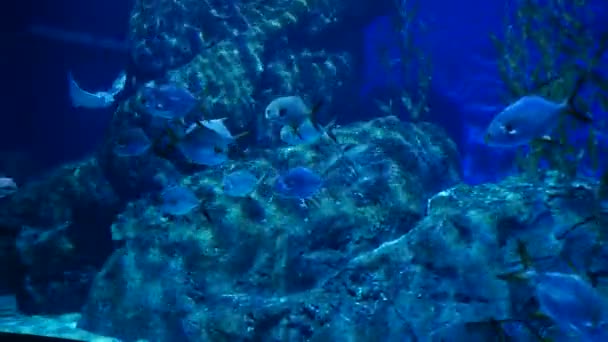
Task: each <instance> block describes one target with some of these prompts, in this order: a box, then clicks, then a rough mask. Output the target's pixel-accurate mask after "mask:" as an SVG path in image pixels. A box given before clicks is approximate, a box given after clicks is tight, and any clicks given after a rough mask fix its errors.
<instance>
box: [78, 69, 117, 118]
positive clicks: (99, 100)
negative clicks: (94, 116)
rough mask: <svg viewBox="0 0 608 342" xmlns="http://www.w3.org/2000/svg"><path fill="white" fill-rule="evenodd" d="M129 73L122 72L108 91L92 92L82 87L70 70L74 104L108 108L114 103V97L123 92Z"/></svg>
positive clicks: (91, 107) (85, 106)
mask: <svg viewBox="0 0 608 342" xmlns="http://www.w3.org/2000/svg"><path fill="white" fill-rule="evenodd" d="M126 79H127V75H126V73H125V72H121V73H120V74H119V75H118V78H117V79H116V80H115V81H114V83H113V84H112V88H110V90H108V91H98V92H96V93H90V92H88V91H86V90H83V89H82V88H80V86H79V85H78V83H76V80H74V77H73V75H72V73H71V72H68V85H69V94H70V100H71V102H72V106H74V107H76V108H78V107H83V108H89V109H96V108H108V107H110V106H112V105H113V104H114V100H115V99H114V97H115V96H116V94H118V93H119V92H121V91H122V90H123V89H124V87H125V84H126Z"/></svg>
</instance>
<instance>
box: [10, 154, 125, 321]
mask: <svg viewBox="0 0 608 342" xmlns="http://www.w3.org/2000/svg"><path fill="white" fill-rule="evenodd" d="M120 206H121V203H120V200H119V199H118V197H117V196H116V194H115V192H114V191H113V189H112V187H111V186H110V184H109V183H108V182H107V181H106V180H105V178H104V176H103V173H102V170H101V168H100V167H99V165H98V163H97V162H96V161H95V159H87V160H85V161H83V162H80V163H74V164H69V165H65V166H62V167H59V168H57V169H56V170H54V171H52V172H51V173H50V174H48V175H46V177H44V178H41V179H39V180H36V181H32V182H30V183H26V184H25V185H24V186H23V187H21V188H20V190H19V191H18V192H17V193H15V194H14V196H12V197H10V198H8V199H6V200H5V201H2V202H1V203H0V227H1V229H2V230H3V234H1V235H2V236H10V237H11V238H12V241H11V242H10V243H11V245H12V246H13V248H14V250H15V253H16V259H17V260H18V265H14V266H15V268H13V269H12V271H11V273H7V274H2V275H1V277H2V278H5V279H9V278H19V279H18V283H19V284H21V287H20V288H13V289H11V290H12V291H14V292H17V293H18V299H19V304H20V308H21V309H23V310H25V311H26V312H31V313H51V312H52V313H60V312H67V311H73V310H77V309H78V308H79V307H80V306H81V305H82V301H83V300H84V298H85V296H86V293H87V289H88V286H89V284H90V281H91V280H92V277H93V276H94V273H95V269H96V268H97V267H99V266H100V265H101V264H102V263H103V261H104V260H105V259H106V258H107V256H108V255H109V254H110V253H111V250H112V242H111V239H110V236H109V229H108V228H109V226H110V222H112V221H113V220H114V217H115V215H116V213H117V211H118V210H119V207H120ZM6 243H8V242H6ZM9 260H10V259H9ZM7 272H8V271H7ZM67 298H69V300H67Z"/></svg>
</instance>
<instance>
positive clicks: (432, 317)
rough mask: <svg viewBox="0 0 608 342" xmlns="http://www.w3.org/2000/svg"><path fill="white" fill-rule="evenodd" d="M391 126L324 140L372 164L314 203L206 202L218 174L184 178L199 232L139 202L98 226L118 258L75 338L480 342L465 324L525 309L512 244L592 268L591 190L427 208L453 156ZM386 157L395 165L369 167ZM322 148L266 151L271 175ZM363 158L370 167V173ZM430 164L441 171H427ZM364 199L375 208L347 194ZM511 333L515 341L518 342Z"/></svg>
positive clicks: (550, 263) (452, 199) (549, 260)
mask: <svg viewBox="0 0 608 342" xmlns="http://www.w3.org/2000/svg"><path fill="white" fill-rule="evenodd" d="M396 125H397V124H396V121H395V120H394V119H391V118H387V119H381V120H375V121H372V122H371V123H369V124H365V125H362V126H354V127H345V128H342V129H340V130H338V131H337V132H336V133H337V134H336V135H337V137H338V140H339V141H340V142H345V141H348V139H352V140H351V142H353V143H354V142H355V141H358V142H359V144H360V145H359V146H365V145H366V146H367V149H369V150H368V151H376V152H379V154H374V153H371V154H365V152H360V154H359V157H360V159H357V158H356V155H357V154H355V157H354V158H352V159H351V160H352V163H349V165H348V168H354V169H357V171H358V172H359V174H360V175H361V174H364V175H366V176H362V178H358V179H357V178H355V179H352V178H351V179H350V180H348V177H350V175H351V173H350V172H346V170H345V169H339V168H338V169H337V170H336V171H335V172H336V173H332V171H328V173H327V185H326V188H325V190H324V191H323V192H322V193H321V194H320V195H319V196H318V197H317V198H315V201H316V202H318V206H315V207H307V208H302V207H299V206H298V204H297V203H289V202H284V201H283V200H280V199H276V198H271V197H270V196H269V194H268V192H267V191H266V187H267V185H266V184H263V185H261V186H260V188H259V189H258V191H257V193H256V195H255V196H254V198H253V199H251V200H247V202H242V203H238V202H236V203H235V202H233V201H232V200H229V199H226V198H224V197H223V196H222V195H221V194H216V195H211V193H212V189H214V188H216V187H217V184H218V182H219V179H221V171H220V170H215V171H209V172H205V173H202V174H200V175H197V176H193V177H190V178H189V179H187V180H186V181H185V184H188V186H190V187H193V188H195V189H197V190H196V191H197V193H198V194H199V195H201V197H204V198H205V200H204V203H205V205H206V208H208V209H209V210H211V212H214V211H215V210H218V211H219V212H216V215H212V216H213V217H214V222H213V223H209V222H206V221H205V219H204V217H203V215H201V214H200V213H199V212H192V213H191V214H189V215H188V216H187V217H182V218H180V219H175V218H167V217H164V218H163V217H161V216H160V215H159V214H158V212H157V209H155V208H154V204H153V203H150V202H149V201H148V200H142V201H140V202H134V203H132V204H131V205H130V206H129V207H128V209H127V210H126V211H125V212H124V213H123V214H122V215H121V220H119V221H118V222H117V223H116V224H115V225H114V227H113V228H114V231H113V234H114V235H113V236H114V238H116V239H121V240H124V241H125V247H124V248H122V249H121V250H119V251H118V252H116V253H115V254H114V255H113V256H112V258H111V259H110V261H109V262H108V263H107V264H106V267H105V269H104V271H103V272H102V273H101V274H100V275H99V277H98V278H97V281H96V283H95V286H94V287H93V289H92V292H91V298H90V300H89V303H88V304H87V305H86V307H85V309H84V313H83V319H82V320H81V321H80V326H81V327H83V328H85V329H91V330H92V331H95V332H98V333H102V334H109V335H115V336H119V337H121V338H125V339H127V340H133V339H136V338H142V337H143V338H146V337H149V336H155V337H157V338H160V339H166V340H171V339H176V338H180V339H187V340H193V341H196V340H280V339H288V340H310V341H326V340H328V339H331V340H337V341H350V340H366V341H367V340H414V339H418V340H433V339H434V340H440V339H441V338H443V339H445V338H452V337H454V336H456V335H454V334H456V333H458V334H459V335H458V336H459V338H463V339H462V341H465V340H467V341H468V340H480V341H486V340H488V339H489V338H494V337H495V336H496V334H497V331H496V330H495V329H488V328H487V327H486V328H480V329H476V328H471V327H470V324H471V323H472V322H489V321H491V320H492V319H510V318H515V319H528V318H530V317H532V314H533V312H535V311H536V310H537V308H535V304H534V302H533V301H532V302H531V301H530V300H531V297H530V296H531V295H530V290H529V289H528V290H525V288H526V287H525V286H523V285H522V286H511V285H510V284H508V283H506V282H504V281H502V280H500V279H498V277H497V275H498V274H502V273H503V272H507V271H511V270H514V269H518V268H520V267H521V266H520V254H518V253H517V248H518V247H517V241H518V240H520V241H523V242H524V243H525V244H526V245H528V246H529V252H530V254H531V258H532V260H533V261H534V263H535V267H536V268H537V269H539V270H549V269H550V270H562V271H564V270H566V267H567V266H566V262H564V260H568V259H570V260H573V262H574V263H577V261H578V262H582V261H584V262H585V265H593V264H596V265H599V264H600V262H599V261H600V260H601V259H602V255H605V251H603V250H602V249H601V248H599V249H598V248H591V246H593V245H594V243H595V241H597V237H598V236H597V234H596V232H597V231H598V230H597V229H594V227H593V226H588V225H589V224H591V225H592V224H594V223H593V222H591V223H590V221H589V219H588V218H589V217H590V216H594V215H598V214H599V213H600V212H599V211H597V210H599V208H597V206H596V205H595V203H598V201H597V198H596V197H595V185H594V184H593V183H589V182H586V181H584V180H580V181H577V182H575V183H564V182H560V181H558V178H551V177H547V178H546V179H545V180H544V183H538V184H530V183H528V182H526V181H525V180H524V179H520V178H510V179H507V180H505V181H503V182H502V183H500V184H486V185H480V186H475V187H471V186H466V185H457V186H455V187H452V188H449V189H446V190H444V191H441V192H439V193H438V194H437V195H435V196H433V197H431V199H430V200H429V201H428V202H427V201H426V200H425V198H428V197H429V192H428V191H430V190H431V188H432V187H431V186H428V184H436V183H432V182H431V183H427V180H431V179H432V180H434V181H435V182H440V183H443V185H444V186H448V185H449V184H453V182H454V181H456V180H457V178H456V177H454V176H450V174H451V173H450V170H453V167H454V164H452V163H451V162H450V160H452V159H451V158H449V157H448V156H449V155H450V154H451V153H453V150H452V149H450V147H449V143H447V145H445V144H446V142H445V141H442V140H440V139H433V138H431V137H433V136H434V135H432V134H433V132H436V131H435V130H434V129H432V127H431V126H428V127H427V126H424V125H423V126H422V127H419V126H411V125H404V126H403V128H397V126H396ZM425 128H426V129H425ZM421 131H424V132H425V133H424V134H420V132H421ZM357 132H358V133H357ZM381 132H383V133H385V134H386V136H385V138H381V134H380V133H381ZM417 132H418V134H417ZM429 133H431V134H430V135H429ZM435 134H437V133H435ZM414 142H417V143H414ZM412 144H415V145H412ZM442 145H443V146H444V147H443V148H440V147H439V146H442ZM328 146H329V145H328ZM414 146H418V147H414ZM419 146H424V147H423V148H422V149H420V148H419ZM389 147H390V148H396V149H397V150H398V151H400V152H401V154H395V151H392V152H391V153H390V154H387V155H383V154H382V151H383V150H384V149H386V148H389ZM446 147H447V148H446ZM323 148H328V147H327V146H326V145H320V146H318V145H317V146H311V148H310V149H305V148H296V149H293V148H287V149H279V150H278V151H276V153H273V155H274V156H275V157H276V158H277V160H276V161H275V162H277V163H279V164H280V162H281V161H282V162H283V163H285V164H287V165H293V164H302V163H311V162H312V163H313V164H314V162H315V161H316V162H322V161H327V160H328V158H327V157H326V154H324V153H326V152H324V149H323ZM384 151H386V150H384ZM388 155H393V156H395V155H401V156H404V158H403V159H390V158H388ZM324 156H325V157H324ZM374 156H375V158H378V159H375V158H374ZM380 156H382V157H380ZM405 156H407V157H405ZM414 156H416V158H414ZM440 156H443V158H442V157H440ZM387 158H388V159H387ZM363 161H365V163H363ZM378 161H379V162H380V164H382V163H384V166H385V168H383V167H379V168H377V165H376V167H374V165H375V164H374V162H378ZM430 165H433V167H432V168H429V166H430ZM439 165H443V166H444V167H443V168H441V170H442V171H441V172H437V173H435V174H433V173H431V172H429V170H430V169H433V170H439V168H438V166H439ZM389 166H390V167H389ZM226 167H227V168H231V167H233V165H228V166H226ZM251 167H252V169H254V170H260V169H262V170H263V169H266V170H267V166H266V165H263V164H258V165H253V164H252V166H251ZM372 170H374V171H372ZM378 170H385V172H378ZM387 170H391V171H390V172H389V173H386V171H387ZM405 170H413V171H412V172H413V173H408V172H406V171H405ZM421 170H426V172H421ZM415 175H424V176H422V177H417V176H415ZM454 175H455V174H454ZM365 179H367V180H365ZM334 184H335V187H334ZM348 184H351V185H350V189H357V190H356V191H352V190H350V191H349V186H348ZM366 187H368V188H367V189H371V188H373V189H374V190H375V191H373V193H375V194H378V193H380V194H384V196H383V197H382V198H375V199H374V198H373V197H368V195H366V196H361V197H358V195H357V194H358V193H361V194H363V193H365V194H367V193H368V192H366V191H365V189H366ZM433 190H435V191H437V190H440V189H437V188H434V189H433ZM205 194H206V195H205ZM369 198H371V201H363V202H360V201H358V199H369ZM249 201H251V203H253V202H260V206H259V207H258V208H264V212H265V215H264V216H255V217H256V218H257V219H252V217H249V216H248V214H247V212H248V211H249V210H248V209H245V206H244V205H245V203H249ZM425 210H426V211H427V215H426V216H423V213H424V212H425ZM134 215H138V219H137V220H129V219H128V218H129V217H133V216H134ZM262 217H267V220H265V219H263V218H262ZM596 217H601V215H600V216H596ZM128 222H136V223H134V224H129V223H128ZM581 247H582V249H583V250H584V251H588V252H586V253H580V250H577V248H581ZM592 251H593V252H592ZM582 254H585V255H584V256H583V259H584V260H582V261H581V259H580V257H581V255H582ZM577 258H578V259H577ZM578 264H580V263H578ZM159 275H162V276H159ZM127 298H128V300H126V299H127ZM119 312H122V313H123V314H118V313H119ZM124 313H129V314H126V315H125V314H124ZM125 317H127V318H126V319H125ZM530 320H531V322H532V323H531V324H532V326H533V327H537V326H538V327H539V329H540V328H543V329H545V331H547V332H548V334H551V333H555V332H554V330H551V329H549V330H546V329H547V328H550V327H551V326H550V323H547V322H546V321H544V322H541V323H538V322H534V321H532V319H531V318H530ZM520 330H521V331H522V332H521V334H522V335H520V338H524V337H525V338H532V337H531V336H532V332H530V331H528V330H525V328H522V329H520ZM138 331H139V332H141V331H146V332H148V333H146V334H144V335H145V336H141V333H139V335H138ZM518 331H519V330H518ZM557 333H559V332H557ZM522 336H523V337H522Z"/></svg>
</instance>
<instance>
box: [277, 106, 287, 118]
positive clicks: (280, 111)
mask: <svg viewBox="0 0 608 342" xmlns="http://www.w3.org/2000/svg"><path fill="white" fill-rule="evenodd" d="M285 115H287V109H286V108H281V109H279V116H285Z"/></svg>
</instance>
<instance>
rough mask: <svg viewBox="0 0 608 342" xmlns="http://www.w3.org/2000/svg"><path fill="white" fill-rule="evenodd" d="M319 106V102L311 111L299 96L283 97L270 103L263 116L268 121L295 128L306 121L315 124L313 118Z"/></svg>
mask: <svg viewBox="0 0 608 342" xmlns="http://www.w3.org/2000/svg"><path fill="white" fill-rule="evenodd" d="M321 105H322V103H321V102H319V103H317V104H316V105H315V106H314V107H313V108H312V109H311V108H309V107H308V106H307V105H306V103H304V100H302V98H301V97H299V96H283V97H279V98H276V99H274V100H273V101H272V102H270V104H269V105H268V106H267V107H266V110H265V111H264V115H265V117H266V119H268V120H270V121H274V122H278V123H281V124H284V125H289V126H292V127H294V128H297V127H298V126H300V125H301V124H302V123H303V122H304V121H306V120H307V119H310V120H311V121H312V122H313V123H316V118H315V116H316V114H317V112H318V110H319V108H320V107H321Z"/></svg>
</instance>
